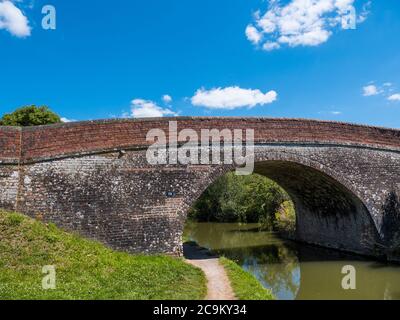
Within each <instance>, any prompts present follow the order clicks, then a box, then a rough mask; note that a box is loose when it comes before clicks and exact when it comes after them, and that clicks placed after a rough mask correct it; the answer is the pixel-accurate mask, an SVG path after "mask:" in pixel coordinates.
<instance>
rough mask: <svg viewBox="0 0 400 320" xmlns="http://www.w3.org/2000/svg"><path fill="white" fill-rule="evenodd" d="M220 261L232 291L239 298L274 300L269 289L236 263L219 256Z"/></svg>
mask: <svg viewBox="0 0 400 320" xmlns="http://www.w3.org/2000/svg"><path fill="white" fill-rule="evenodd" d="M220 263H221V264H222V265H223V266H224V268H225V270H226V273H227V274H228V278H229V280H230V282H231V286H232V289H233V292H234V293H235V295H236V297H237V298H238V299H239V300H275V297H274V295H273V294H272V293H271V291H270V290H268V289H266V288H264V287H263V286H262V285H261V283H260V282H259V281H258V280H257V279H256V278H255V277H254V276H253V275H252V274H250V273H249V272H247V271H245V270H243V269H242V268H241V267H240V266H239V265H238V264H236V263H235V262H233V261H232V260H229V259H227V258H225V257H221V258H220Z"/></svg>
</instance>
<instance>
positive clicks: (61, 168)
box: [0, 118, 400, 255]
mask: <svg viewBox="0 0 400 320" xmlns="http://www.w3.org/2000/svg"><path fill="white" fill-rule="evenodd" d="M168 120H171V119H146V120H106V121H91V122H79V123H69V124H60V125H52V126H41V127H31V128H24V129H18V128H11V127H2V128H1V129H0V187H1V191H0V206H1V207H3V208H7V209H12V210H17V211H21V212H25V213H26V214H29V215H31V216H36V217H40V218H43V219H44V220H46V221H53V222H55V223H56V224H58V225H60V226H62V227H65V228H67V229H71V230H78V231H79V232H81V233H82V234H84V235H87V236H90V237H93V238H96V239H99V240H101V241H103V242H104V243H106V244H108V245H110V246H112V247H114V248H119V249H124V250H129V251H133V252H166V253H175V254H179V253H180V252H181V233H182V227H183V223H184V221H185V216H186V211H187V210H188V208H189V207H190V206H191V204H192V203H193V202H194V201H195V199H196V198H197V197H198V196H199V195H200V194H201V193H202V192H203V191H204V189H205V188H207V186H209V185H210V183H212V182H213V181H214V180H215V179H216V178H217V177H219V176H221V175H222V174H224V173H225V172H226V171H228V170H231V169H233V168H232V167H231V166H227V165H201V166H200V165H196V166H195V165H168V166H167V165H157V166H152V165H149V164H148V163H147V161H146V148H147V146H148V145H149V142H146V134H147V132H148V130H150V129H152V128H161V129H163V130H165V131H166V132H168ZM174 120H176V121H178V130H180V129H186V128H191V129H194V130H195V131H197V132H199V131H200V129H214V128H215V129H220V130H222V129H224V128H230V129H254V132H255V137H254V140H255V141H254V142H255V146H256V147H255V159H256V165H255V171H256V172H258V173H260V174H264V175H266V176H268V177H270V178H272V179H274V180H275V181H277V182H278V183H279V184H280V185H281V186H282V187H284V188H285V189H286V190H287V191H288V192H289V194H290V195H291V197H292V199H293V201H294V203H295V206H296V212H297V234H298V238H299V239H300V240H303V241H306V242H309V243H316V244H320V245H323V246H329V247H335V248H340V249H344V250H349V251H353V252H360V253H366V254H372V255H377V254H379V250H380V248H382V245H384V246H388V245H390V244H391V242H392V240H393V237H394V234H395V231H397V230H398V229H397V228H398V227H399V225H400V224H399V222H398V220H400V218H399V216H400V212H399V211H400V204H399V194H400V191H399V189H400V131H398V130H391V129H383V128H375V127H367V126H358V125H351V124H344V123H337V122H321V121H310V120H290V119H259V118H247V119H244V118H174ZM122 151H124V152H122ZM396 218H397V219H396ZM378 243H379V245H378V246H377V244H378Z"/></svg>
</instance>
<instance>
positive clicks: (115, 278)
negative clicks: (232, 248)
mask: <svg viewBox="0 0 400 320" xmlns="http://www.w3.org/2000/svg"><path fill="white" fill-rule="evenodd" d="M46 265H54V266H55V269H56V289H54V290H44V289H42V278H43V277H44V274H43V273H42V268H43V266H46ZM205 293H206V279H205V276H204V274H203V272H202V271H201V270H200V269H197V268H195V267H193V266H191V265H189V264H187V263H185V262H184V261H183V260H182V259H178V258H173V257H167V256H144V255H130V254H127V253H122V252H115V251H112V250H110V249H108V248H106V247H105V246H103V245H102V244H100V243H97V242H95V241H90V240H86V239H83V238H81V237H79V236H77V235H73V234H70V233H67V232H64V231H61V230H59V229H58V228H57V227H55V226H54V225H53V224H48V225H47V224H44V223H41V222H39V221H35V220H33V219H30V218H27V217H25V216H23V215H19V214H16V213H7V212H4V211H0V300H14V299H84V300H86V299H138V300H142V299H143V300H150V299H162V300H164V299H178V300H181V299H202V298H204V296H205Z"/></svg>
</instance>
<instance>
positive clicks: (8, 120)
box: [0, 105, 61, 127]
mask: <svg viewBox="0 0 400 320" xmlns="http://www.w3.org/2000/svg"><path fill="white" fill-rule="evenodd" d="M60 122H61V118H60V117H59V116H58V115H57V114H55V113H54V112H53V111H51V110H50V109H49V108H48V107H46V106H40V107H36V106H34V105H32V106H26V107H22V108H19V109H17V110H15V111H14V112H12V113H8V114H5V115H4V116H3V118H2V119H1V120H0V125H2V126H18V127H29V126H39V125H44V124H53V123H60Z"/></svg>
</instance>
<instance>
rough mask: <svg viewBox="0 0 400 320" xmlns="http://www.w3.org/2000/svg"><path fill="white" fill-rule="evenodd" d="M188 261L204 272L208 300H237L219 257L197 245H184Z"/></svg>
mask: <svg viewBox="0 0 400 320" xmlns="http://www.w3.org/2000/svg"><path fill="white" fill-rule="evenodd" d="M184 255H185V258H186V261H187V262H188V263H190V264H191V265H193V266H196V267H198V268H200V269H201V270H203V272H204V274H205V275H206V278H207V295H206V300H236V297H235V294H234V293H233V290H232V287H231V284H230V281H229V278H228V276H227V274H226V272H225V269H224V267H223V266H221V265H220V263H219V260H218V257H217V256H212V255H210V252H209V251H208V250H207V249H204V248H200V247H198V246H195V245H186V244H185V245H184Z"/></svg>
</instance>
